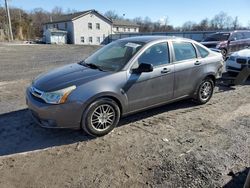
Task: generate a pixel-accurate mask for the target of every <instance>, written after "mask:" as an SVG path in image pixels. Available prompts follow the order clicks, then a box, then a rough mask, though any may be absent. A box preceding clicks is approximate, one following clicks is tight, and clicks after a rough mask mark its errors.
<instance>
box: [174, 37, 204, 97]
mask: <svg viewBox="0 0 250 188" xmlns="http://www.w3.org/2000/svg"><path fill="white" fill-rule="evenodd" d="M172 48H173V52H174V64H175V87H174V98H180V97H185V96H188V95H191V94H193V92H194V91H195V88H196V86H197V82H198V81H199V80H201V79H202V77H203V76H204V72H205V68H206V67H205V63H204V62H203V58H202V57H198V54H197V51H196V47H195V46H194V45H193V43H191V42H183V41H173V42H172Z"/></svg>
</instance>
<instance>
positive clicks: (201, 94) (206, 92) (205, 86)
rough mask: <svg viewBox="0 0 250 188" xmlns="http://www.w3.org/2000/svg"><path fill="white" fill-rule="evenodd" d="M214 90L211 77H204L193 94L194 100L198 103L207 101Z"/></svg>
mask: <svg viewBox="0 0 250 188" xmlns="http://www.w3.org/2000/svg"><path fill="white" fill-rule="evenodd" d="M213 91H214V82H213V80H212V79H211V78H206V79H204V80H203V81H202V82H201V83H200V85H199V88H198V91H197V93H196V96H195V100H196V102H197V103H198V104H205V103H207V102H208V101H209V100H210V99H211V97H212V95H213Z"/></svg>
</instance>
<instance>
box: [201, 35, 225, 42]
mask: <svg viewBox="0 0 250 188" xmlns="http://www.w3.org/2000/svg"><path fill="white" fill-rule="evenodd" d="M229 36H230V33H216V34H212V35H210V36H208V37H207V38H205V39H204V40H203V41H204V42H209V41H225V40H228V38H229Z"/></svg>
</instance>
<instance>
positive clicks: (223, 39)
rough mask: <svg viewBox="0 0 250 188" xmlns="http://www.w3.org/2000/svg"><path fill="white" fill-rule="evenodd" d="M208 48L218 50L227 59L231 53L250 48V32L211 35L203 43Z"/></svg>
mask: <svg viewBox="0 0 250 188" xmlns="http://www.w3.org/2000/svg"><path fill="white" fill-rule="evenodd" d="M201 43H202V44H203V45H204V46H206V47H208V48H216V49H219V50H221V53H222V55H223V57H224V59H226V58H227V57H228V56H229V55H230V54H231V53H233V52H235V51H239V50H242V49H244V48H246V47H248V46H250V31H249V30H243V31H231V32H217V33H214V34H211V35H209V36H208V37H207V38H205V39H204V40H203V41H202V42H201Z"/></svg>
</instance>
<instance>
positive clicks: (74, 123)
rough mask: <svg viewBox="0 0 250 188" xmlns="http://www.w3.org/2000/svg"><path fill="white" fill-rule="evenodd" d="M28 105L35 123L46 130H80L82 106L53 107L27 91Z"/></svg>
mask: <svg viewBox="0 0 250 188" xmlns="http://www.w3.org/2000/svg"><path fill="white" fill-rule="evenodd" d="M26 104H27V106H28V108H29V110H30V112H31V115H32V117H33V119H34V120H35V122H36V123H37V124H39V125H40V126H42V127H45V128H79V129H80V124H81V117H82V104H81V103H79V102H68V103H65V104H59V105H51V104H47V103H45V102H43V101H41V100H40V99H38V98H36V97H35V96H33V95H32V94H31V93H30V90H29V88H28V89H27V90H26Z"/></svg>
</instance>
